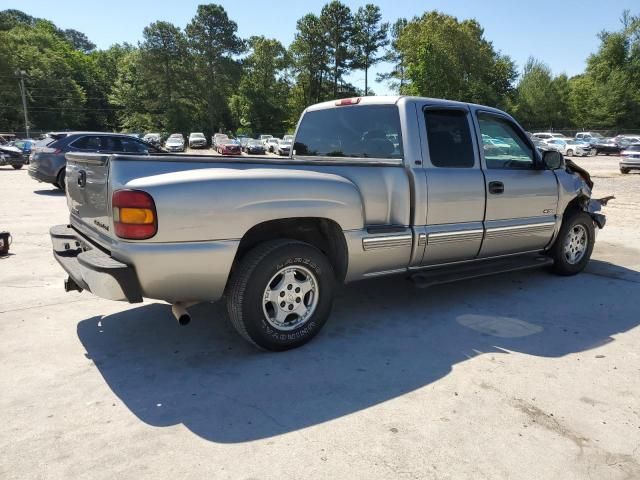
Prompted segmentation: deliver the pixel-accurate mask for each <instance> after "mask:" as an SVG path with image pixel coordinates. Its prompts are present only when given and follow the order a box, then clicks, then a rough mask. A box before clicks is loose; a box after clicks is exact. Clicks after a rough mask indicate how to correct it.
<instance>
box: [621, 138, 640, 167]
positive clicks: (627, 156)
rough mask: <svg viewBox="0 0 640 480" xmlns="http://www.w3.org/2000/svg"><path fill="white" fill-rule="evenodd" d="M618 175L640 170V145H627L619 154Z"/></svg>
mask: <svg viewBox="0 0 640 480" xmlns="http://www.w3.org/2000/svg"><path fill="white" fill-rule="evenodd" d="M620 155H621V156H622V158H621V159H620V173H623V174H626V173H629V172H630V171H631V170H640V143H636V144H634V145H629V146H628V147H627V148H626V149H624V150H623V151H622V152H620Z"/></svg>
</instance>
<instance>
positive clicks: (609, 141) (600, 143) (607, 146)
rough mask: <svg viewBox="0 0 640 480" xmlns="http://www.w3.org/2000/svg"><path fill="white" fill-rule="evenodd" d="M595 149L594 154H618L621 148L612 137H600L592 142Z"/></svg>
mask: <svg viewBox="0 0 640 480" xmlns="http://www.w3.org/2000/svg"><path fill="white" fill-rule="evenodd" d="M592 146H593V148H595V150H596V155H619V154H620V151H621V150H622V148H621V147H620V146H619V145H618V144H617V143H616V142H615V141H614V140H613V138H600V139H597V140H595V141H594V143H593V144H592Z"/></svg>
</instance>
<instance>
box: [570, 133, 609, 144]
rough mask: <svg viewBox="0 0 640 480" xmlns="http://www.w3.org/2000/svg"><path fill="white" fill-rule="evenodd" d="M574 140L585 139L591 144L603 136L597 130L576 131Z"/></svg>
mask: <svg viewBox="0 0 640 480" xmlns="http://www.w3.org/2000/svg"><path fill="white" fill-rule="evenodd" d="M575 139H576V140H585V141H587V142H589V143H591V144H593V143H595V142H597V141H599V140H602V139H604V137H603V136H602V135H601V134H600V133H598V132H578V133H576V136H575Z"/></svg>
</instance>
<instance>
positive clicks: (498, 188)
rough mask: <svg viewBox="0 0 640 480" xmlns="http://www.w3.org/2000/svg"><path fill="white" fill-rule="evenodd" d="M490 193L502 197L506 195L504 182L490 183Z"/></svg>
mask: <svg viewBox="0 0 640 480" xmlns="http://www.w3.org/2000/svg"><path fill="white" fill-rule="evenodd" d="M489 193H493V194H495V195H500V194H501V193H504V183H502V182H489Z"/></svg>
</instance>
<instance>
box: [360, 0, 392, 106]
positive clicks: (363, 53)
mask: <svg viewBox="0 0 640 480" xmlns="http://www.w3.org/2000/svg"><path fill="white" fill-rule="evenodd" d="M381 20H382V14H381V13H380V7H378V6H376V5H373V4H371V3H368V4H367V5H365V6H364V7H360V8H358V11H357V12H356V14H355V16H354V31H353V39H352V42H353V46H354V48H355V55H356V59H355V65H356V66H357V67H359V68H362V69H363V70H364V91H365V95H368V93H369V68H370V67H372V66H374V65H376V64H378V63H380V62H381V61H382V60H383V59H384V57H382V56H380V57H379V56H377V55H376V54H377V53H378V51H379V50H380V49H381V48H384V47H386V46H387V45H389V39H388V38H387V35H388V32H389V24H388V23H381Z"/></svg>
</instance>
